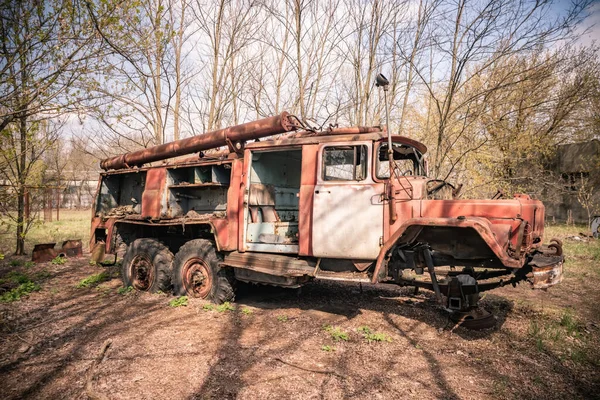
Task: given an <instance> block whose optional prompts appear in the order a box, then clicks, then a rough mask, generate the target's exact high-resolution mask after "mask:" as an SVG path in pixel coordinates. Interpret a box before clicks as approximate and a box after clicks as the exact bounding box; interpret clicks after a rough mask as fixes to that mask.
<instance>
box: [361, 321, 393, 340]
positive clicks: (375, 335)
mask: <svg viewBox="0 0 600 400" xmlns="http://www.w3.org/2000/svg"><path fill="white" fill-rule="evenodd" d="M357 330H358V331H359V332H360V333H362V335H363V337H364V338H365V340H366V341H367V342H369V343H371V342H390V343H391V342H392V338H391V337H390V336H388V335H386V334H385V333H380V332H373V331H371V328H369V327H368V326H366V325H365V326H360V327H359V328H358V329H357Z"/></svg>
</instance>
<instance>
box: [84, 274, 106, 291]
mask: <svg viewBox="0 0 600 400" xmlns="http://www.w3.org/2000/svg"><path fill="white" fill-rule="evenodd" d="M109 279H110V275H109V274H108V273H107V272H100V273H99V274H95V275H90V276H88V277H87V278H85V279H83V280H81V281H80V282H79V283H78V284H77V287H78V288H88V287H92V286H96V285H98V284H99V283H102V282H104V281H107V280H109Z"/></svg>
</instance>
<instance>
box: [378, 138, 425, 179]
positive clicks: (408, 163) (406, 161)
mask: <svg viewBox="0 0 600 400" xmlns="http://www.w3.org/2000/svg"><path fill="white" fill-rule="evenodd" d="M393 149H394V161H395V168H396V174H397V175H403V176H424V175H425V168H423V155H422V154H421V153H420V152H419V151H418V150H417V149H415V148H414V147H412V146H408V145H406V144H401V143H393ZM376 168H377V177H378V178H380V179H385V178H389V177H390V165H389V162H388V145H387V143H382V144H380V145H379V149H378V151H377V165H376Z"/></svg>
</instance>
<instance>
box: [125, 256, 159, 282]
mask: <svg viewBox="0 0 600 400" xmlns="http://www.w3.org/2000/svg"><path fill="white" fill-rule="evenodd" d="M130 272H131V278H132V286H133V287H134V288H135V289H137V290H148V289H150V287H151V286H152V284H153V283H154V268H153V266H152V262H151V261H150V259H149V258H148V257H146V256H145V255H137V256H135V257H134V259H133V260H132V261H131V267H130Z"/></svg>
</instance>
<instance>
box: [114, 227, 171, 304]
mask: <svg viewBox="0 0 600 400" xmlns="http://www.w3.org/2000/svg"><path fill="white" fill-rule="evenodd" d="M172 266H173V253H171V251H170V250H169V249H168V248H167V246H165V245H164V244H162V243H161V242H159V241H158V240H155V239H148V238H143V239H136V240H134V241H133V243H131V244H130V245H129V246H128V247H127V252H126V253H125V256H124V257H123V267H122V268H123V269H122V279H123V285H125V287H129V286H132V287H133V288H134V289H136V290H141V291H147V292H158V291H162V292H168V291H170V290H171V273H172Z"/></svg>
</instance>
